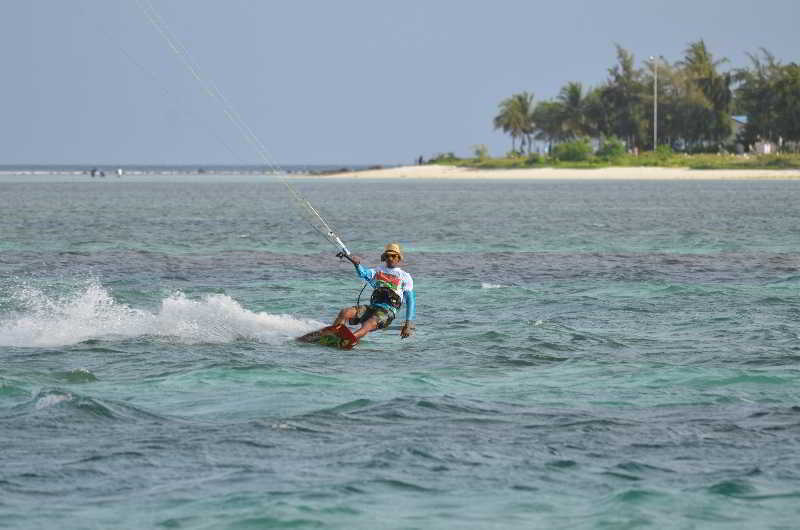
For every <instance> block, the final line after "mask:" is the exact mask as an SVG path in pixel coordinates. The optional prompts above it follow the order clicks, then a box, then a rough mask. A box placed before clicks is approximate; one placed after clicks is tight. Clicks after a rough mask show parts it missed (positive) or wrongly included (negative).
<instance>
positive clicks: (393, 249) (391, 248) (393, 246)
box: [381, 243, 403, 260]
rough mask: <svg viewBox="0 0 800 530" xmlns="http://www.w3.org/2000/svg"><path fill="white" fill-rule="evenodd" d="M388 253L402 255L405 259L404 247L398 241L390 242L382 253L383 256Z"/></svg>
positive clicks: (401, 257)
mask: <svg viewBox="0 0 800 530" xmlns="http://www.w3.org/2000/svg"><path fill="white" fill-rule="evenodd" d="M387 254H397V255H398V256H400V259H401V260H402V259H403V249H402V248H400V245H399V244H397V243H389V244H388V245H386V249H385V250H384V251H383V254H381V258H383V257H385V256H386V255H387Z"/></svg>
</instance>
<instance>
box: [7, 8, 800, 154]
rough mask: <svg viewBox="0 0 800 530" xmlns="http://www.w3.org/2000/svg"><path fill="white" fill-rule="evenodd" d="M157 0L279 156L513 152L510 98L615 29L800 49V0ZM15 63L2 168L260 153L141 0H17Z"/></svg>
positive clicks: (642, 55)
mask: <svg viewBox="0 0 800 530" xmlns="http://www.w3.org/2000/svg"><path fill="white" fill-rule="evenodd" d="M139 1H140V2H141V1H142V0H139ZM152 3H153V5H154V6H155V8H156V10H157V12H158V14H159V15H160V16H161V17H163V19H164V20H165V21H166V22H167V24H168V25H169V27H170V29H171V31H172V32H173V34H174V35H175V36H176V37H177V38H178V39H179V40H180V41H181V42H182V43H183V44H184V45H185V46H186V48H187V49H188V50H189V52H190V54H191V57H192V59H193V60H194V61H195V63H197V65H199V67H200V71H201V73H202V74H203V76H204V77H205V78H206V79H208V80H210V81H212V82H214V83H215V84H216V85H217V86H218V87H219V88H220V90H221V91H222V93H223V94H224V95H225V96H226V97H227V99H228V100H229V101H230V103H231V104H232V105H233V106H234V107H235V108H236V110H237V111H238V112H239V114H240V115H241V116H242V117H243V118H244V120H245V121H246V123H247V124H248V125H249V126H250V127H251V128H252V130H253V131H254V132H255V133H256V135H257V136H258V137H259V138H260V139H261V141H262V142H263V143H264V144H265V145H266V146H267V148H268V149H269V153H270V157H271V159H272V160H273V161H274V162H276V163H281V164H292V163H295V164H315V163H316V164H326V163H332V164H357V163H385V164H394V163H409V162H411V161H412V160H413V159H415V158H416V157H418V156H419V155H424V156H426V157H428V156H431V155H433V154H435V153H437V152H446V151H454V152H456V153H457V154H461V155H467V154H469V153H471V146H473V145H475V144H486V145H488V146H489V150H490V152H491V153H492V154H493V155H501V154H503V153H505V152H506V151H507V150H508V149H509V148H510V141H509V139H508V138H507V137H505V136H503V135H502V134H501V133H499V132H496V131H493V128H492V118H493V117H494V115H495V114H496V111H497V105H498V103H499V102H500V101H501V100H502V99H503V98H505V97H508V96H510V95H511V94H513V93H515V92H520V91H523V90H527V91H530V92H533V93H534V94H535V97H536V99H537V100H540V99H548V98H552V97H554V96H555V95H556V94H557V93H558V90H559V88H560V87H561V86H563V85H564V84H565V83H566V82H568V81H581V82H583V83H584V84H585V85H596V84H598V83H600V82H602V81H603V80H604V79H605V78H606V75H607V69H608V68H609V67H610V66H612V65H613V64H614V62H615V51H614V43H615V42H616V43H619V44H621V45H622V46H623V47H625V48H627V49H629V50H631V51H632V52H634V54H635V55H636V59H637V61H640V60H644V59H647V58H648V57H649V56H650V55H659V54H661V55H664V56H665V57H666V58H667V59H668V60H669V61H671V62H672V61H675V60H678V59H679V58H680V57H681V56H682V52H683V50H684V49H685V48H686V45H687V43H689V42H690V41H694V40H697V39H700V38H703V39H705V41H706V44H707V45H708V47H709V48H710V50H711V51H712V52H713V53H714V55H715V57H719V58H722V57H727V58H728V59H729V60H730V64H729V66H731V67H740V66H745V65H747V64H749V62H748V59H747V56H746V53H747V52H756V51H758V49H759V48H760V47H765V48H766V49H768V50H769V51H771V52H772V53H773V54H775V55H776V56H777V57H778V58H779V59H780V60H782V61H783V62H791V61H795V62H800V30H798V28H797V23H798V21H800V2H798V1H797V0H771V1H770V0H767V1H764V2H755V1H753V0H746V1H745V0H726V1H722V0H691V1H687V0H671V1H659V0H649V1H642V0H631V1H628V0H625V1H614V0H610V1H608V2H597V1H596V0H592V1H588V0H587V1H584V0H572V1H551V2H537V1H533V0H529V1H514V0H494V1H492V2H464V1H455V0H427V1H417V0H406V1H404V2H385V1H380V0H370V1H366V0H365V1H350V0H338V1H335V2H325V1H314V2H312V1H303V0H294V1H291V2H290V1H284V2H277V1H267V0H263V1H257V0H224V1H223V0H214V1H211V0H152ZM0 65H2V68H3V72H2V74H3V77H2V85H0V86H2V96H3V98H2V109H3V112H2V114H1V115H0V116H1V117H2V121H1V125H0V164H26V163H37V164H47V163H56V164H57V163H86V164H117V163H119V164H126V163H154V164H163V163H192V164H194V163H197V164H203V163H205V164H211V163H219V164H225V163H259V162H260V158H259V157H258V155H257V153H256V151H255V150H254V149H252V148H251V146H250V144H248V143H247V142H246V140H244V139H243V137H242V136H241V135H240V133H239V132H238V130H237V129H236V128H235V127H234V126H233V125H232V124H231V122H230V121H229V120H228V118H227V117H226V116H225V114H224V111H223V107H222V105H221V104H220V103H218V102H217V101H216V100H214V99H211V98H210V97H209V96H208V95H207V94H206V93H205V92H203V90H202V88H201V86H200V84H199V83H198V82H197V81H195V79H194V78H193V77H192V76H191V75H190V74H189V73H188V71H187V70H186V68H185V67H184V66H183V65H182V63H181V62H180V61H179V60H178V58H177V57H176V55H175V54H174V53H173V52H172V50H171V49H170V48H169V46H168V45H167V44H166V42H165V41H164V40H163V39H162V37H161V36H160V35H159V34H158V33H157V32H156V30H155V29H154V28H153V26H152V25H151V24H150V23H149V22H148V20H147V18H146V17H145V16H144V14H143V12H142V10H141V9H140V7H139V4H138V3H137V0H2V17H0ZM726 68H727V67H726Z"/></svg>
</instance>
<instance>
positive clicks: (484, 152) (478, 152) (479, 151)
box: [472, 144, 489, 162]
mask: <svg viewBox="0 0 800 530" xmlns="http://www.w3.org/2000/svg"><path fill="white" fill-rule="evenodd" d="M472 152H473V153H475V158H476V159H477V160H478V161H480V162H482V161H484V160H486V159H487V158H489V148H488V147H486V144H479V145H473V146H472Z"/></svg>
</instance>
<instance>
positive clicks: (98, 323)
mask: <svg viewBox="0 0 800 530" xmlns="http://www.w3.org/2000/svg"><path fill="white" fill-rule="evenodd" d="M13 298H14V302H15V303H16V305H19V306H21V307H22V308H23V309H22V311H18V312H16V313H11V314H5V315H3V316H1V317H0V346H18V347H54V346H68V345H72V344H78V343H81V342H85V341H87V340H120V339H132V338H138V337H144V336H149V337H156V338H159V339H161V340H165V341H172V342H178V343H186V344H197V343H228V342H232V341H235V340H252V341H257V342H267V343H280V342H283V341H285V340H287V339H288V338H290V337H294V336H297V335H301V334H303V333H307V332H308V331H311V330H313V329H315V328H318V327H320V326H321V325H322V324H321V323H320V322H316V321H313V320H304V319H298V318H294V317H292V316H290V315H277V314H270V313H265V312H253V311H249V310H247V309H245V308H243V307H242V306H241V304H239V302H237V301H236V300H234V299H233V298H231V297H230V296H227V295H224V294H210V295H206V296H204V297H202V298H201V299H199V300H193V299H189V298H187V297H186V296H185V295H184V294H183V293H181V292H176V293H174V294H172V295H170V296H169V297H167V298H165V299H164V300H162V301H161V306H160V308H159V309H158V311H157V312H149V311H146V310H142V309H136V308H132V307H130V306H128V305H126V304H121V303H118V302H116V301H115V300H114V298H113V297H112V296H111V294H110V293H109V292H108V291H107V290H106V289H105V288H103V287H102V286H101V285H100V284H99V283H97V282H90V283H89V284H88V285H87V286H85V287H84V288H82V289H79V290H77V291H76V292H73V293H71V294H68V295H65V296H61V297H57V296H50V295H47V294H46V293H44V292H43V291H41V290H39V289H36V288H30V287H26V288H20V289H17V290H16V291H15V293H14V295H13Z"/></svg>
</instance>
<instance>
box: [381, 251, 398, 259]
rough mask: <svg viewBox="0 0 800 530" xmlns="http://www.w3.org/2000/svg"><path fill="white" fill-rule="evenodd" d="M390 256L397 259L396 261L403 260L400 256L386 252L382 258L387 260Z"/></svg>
mask: <svg viewBox="0 0 800 530" xmlns="http://www.w3.org/2000/svg"><path fill="white" fill-rule="evenodd" d="M390 256H391V257H393V258H395V259H402V258H401V257H400V255H399V254H395V253H394V252H390V253H388V254H387V253H385V252H384V254H383V256H381V258H383V259H385V260H387V259H389V257H390Z"/></svg>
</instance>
